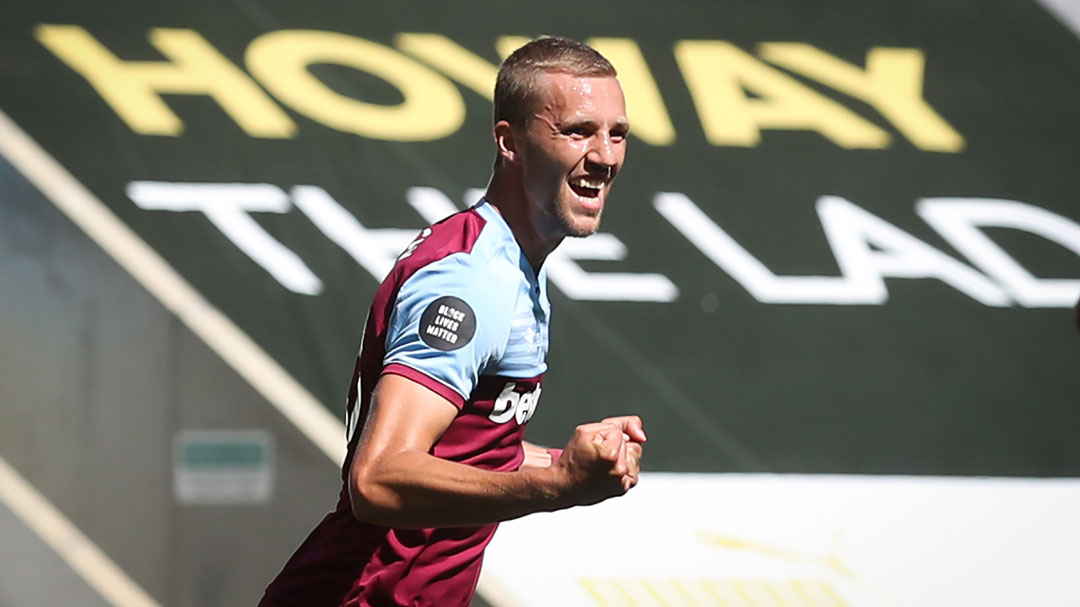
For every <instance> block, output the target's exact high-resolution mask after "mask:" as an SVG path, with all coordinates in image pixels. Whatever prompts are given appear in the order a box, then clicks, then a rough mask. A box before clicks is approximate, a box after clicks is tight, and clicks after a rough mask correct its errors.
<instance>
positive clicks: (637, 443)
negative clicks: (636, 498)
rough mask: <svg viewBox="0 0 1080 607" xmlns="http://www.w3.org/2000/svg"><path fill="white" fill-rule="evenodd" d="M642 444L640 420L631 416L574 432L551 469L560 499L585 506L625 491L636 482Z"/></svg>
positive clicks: (579, 428)
mask: <svg viewBox="0 0 1080 607" xmlns="http://www.w3.org/2000/svg"><path fill="white" fill-rule="evenodd" d="M645 440H646V437H645V431H644V429H643V428H642V424H641V418H639V417H637V416H634V415H631V416H624V417H609V418H607V419H605V420H603V421H600V422H596V423H591V424H584V425H581V426H578V427H577V428H575V429H574V435H573V436H572V437H571V438H570V442H568V443H567V444H566V447H565V448H564V449H563V454H562V457H560V458H559V461H558V462H556V463H555V466H554V468H555V472H556V473H558V474H559V475H560V476H561V478H562V483H560V484H562V485H563V490H564V492H565V493H564V495H565V496H566V497H567V499H569V500H570V501H571V502H572V503H573V504H578V505H585V504H595V503H597V502H601V501H603V500H606V499H608V498H610V497H615V496H618V495H622V494H624V493H626V492H627V491H629V490H630V489H631V488H633V486H634V485H636V484H637V481H638V474H639V473H640V471H641V452H642V450H641V447H642V444H643V443H644V442H645Z"/></svg>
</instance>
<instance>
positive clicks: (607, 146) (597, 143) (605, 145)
mask: <svg viewBox="0 0 1080 607" xmlns="http://www.w3.org/2000/svg"><path fill="white" fill-rule="evenodd" d="M615 147H616V146H615V144H614V142H613V141H612V140H611V138H610V137H597V138H595V139H593V142H592V145H590V146H589V152H588V154H586V155H585V160H588V161H589V162H591V163H593V164H596V165H600V167H604V168H605V170H606V171H607V172H609V173H610V172H612V171H614V170H615V168H616V167H617V165H618V164H619V154H618V152H617V151H616V149H615ZM598 168H599V167H598Z"/></svg>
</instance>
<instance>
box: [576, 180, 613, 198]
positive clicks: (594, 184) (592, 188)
mask: <svg viewBox="0 0 1080 607" xmlns="http://www.w3.org/2000/svg"><path fill="white" fill-rule="evenodd" d="M605 185H606V182H605V180H603V179H601V178H599V177H575V178H573V179H571V180H570V189H571V190H573V191H574V193H575V194H577V195H578V196H580V197H582V198H599V197H600V193H601V192H603V191H604V186H605Z"/></svg>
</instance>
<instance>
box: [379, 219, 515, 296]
mask: <svg viewBox="0 0 1080 607" xmlns="http://www.w3.org/2000/svg"><path fill="white" fill-rule="evenodd" d="M481 208H482V205H477V206H476V207H473V208H471V209H468V210H465V211H461V212H459V213H455V214H453V215H450V216H449V217H447V218H446V219H443V220H442V221H439V222H438V223H435V224H433V225H431V226H429V227H427V228H424V230H422V231H421V232H420V233H419V234H418V235H417V236H416V238H415V239H414V240H413V241H412V243H410V244H409V246H408V247H406V249H405V251H403V252H402V254H401V255H400V256H399V257H398V259H397V262H396V263H395V265H394V268H393V271H392V275H394V276H391V278H392V279H393V281H394V282H397V283H398V284H402V283H404V282H406V281H408V280H409V279H410V278H412V277H414V276H416V275H418V274H419V275H421V276H431V275H445V274H448V273H449V274H455V275H457V276H459V277H460V279H461V280H466V281H470V282H477V283H479V284H480V285H486V286H488V287H497V286H499V285H500V283H506V282H509V283H515V282H516V281H517V280H518V279H519V276H517V274H520V272H519V271H518V267H517V264H516V263H515V261H514V259H513V255H512V251H511V249H513V248H514V246H515V245H514V240H513V236H512V235H510V234H509V232H508V230H507V229H506V228H505V226H504V225H499V222H498V221H491V220H490V219H488V218H486V217H485V215H484V213H483V212H482V210H481Z"/></svg>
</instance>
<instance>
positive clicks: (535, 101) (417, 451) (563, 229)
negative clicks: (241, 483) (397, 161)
mask: <svg viewBox="0 0 1080 607" xmlns="http://www.w3.org/2000/svg"><path fill="white" fill-rule="evenodd" d="M494 118H495V120H494V122H495V125H494V129H493V133H494V138H495V144H496V148H497V157H496V161H495V167H494V171H493V176H492V179H491V182H490V184H489V186H488V190H487V194H486V196H485V198H484V200H481V201H480V203H479V204H477V205H476V206H474V207H473V208H471V209H469V210H467V211H464V212H461V213H458V214H456V215H453V216H451V217H449V218H447V219H444V220H443V221H441V222H439V223H437V224H435V225H434V226H431V227H430V228H427V229H425V230H424V231H423V232H421V233H420V235H419V236H418V237H417V239H416V240H415V241H414V242H413V243H412V244H411V245H410V246H409V247H408V248H407V249H406V250H405V252H404V253H402V255H401V256H400V257H399V258H398V261H397V263H396V264H395V266H394V268H393V270H392V271H391V272H390V275H389V276H388V277H387V278H386V280H385V281H384V282H383V284H382V285H381V286H380V288H379V290H378V292H377V293H376V296H375V301H374V303H373V304H372V307H371V311H370V312H369V316H368V322H367V325H366V327H365V333H364V339H363V344H362V347H361V353H360V355H359V357H358V359H357V363H356V370H355V373H354V376H353V384H352V389H351V390H350V394H349V404H348V416H349V432H350V438H349V451H348V452H349V454H350V456H349V457H348V458H347V459H346V461H345V464H344V466H343V471H342V472H343V479H344V481H345V483H344V487H343V489H342V492H341V496H340V499H339V502H338V505H337V509H336V510H335V511H334V512H333V513H331V514H329V515H327V517H326V518H325V519H324V520H323V521H322V523H320V525H319V526H318V527H317V528H316V529H315V530H314V531H313V532H312V534H311V535H310V536H309V537H308V539H307V540H306V541H305V542H304V544H303V545H302V546H301V547H300V548H299V549H298V550H297V552H296V554H294V555H293V557H292V559H290V561H289V562H288V563H287V564H286V566H285V568H284V570H283V571H282V572H281V573H280V574H279V575H278V578H277V579H276V580H275V581H274V582H273V583H271V584H270V586H269V587H268V588H267V590H266V595H265V596H264V597H263V601H262V603H261V605H262V606H263V607H300V606H302V607H331V606H339V605H342V606H348V607H354V606H367V605H371V606H384V605H410V606H429V605H439V606H452V605H467V604H468V603H469V601H470V599H471V597H472V594H473V592H474V591H475V588H476V580H477V578H478V576H479V574H480V563H481V559H482V556H483V550H484V547H485V546H486V545H487V543H488V541H490V539H491V537H492V534H493V533H494V532H495V527H496V524H497V523H498V522H499V521H504V520H508V519H513V518H516V517H519V516H523V515H526V514H529V513H532V512H543V511H552V510H558V509H562V508H568V507H571V506H575V505H585V504H593V503H596V502H599V501H602V500H604V499H607V498H609V497H613V496H617V495H621V494H623V493H625V492H626V491H628V490H630V488H632V487H633V486H634V485H635V484H636V483H637V478H638V471H639V460H640V457H641V444H642V443H644V442H645V433H644V431H643V430H642V425H641V420H640V419H638V418H637V417H632V416H630V417H617V418H610V419H607V420H604V421H602V422H599V423H591V424H585V425H582V426H578V427H577V428H576V429H575V431H574V434H573V436H572V438H571V439H570V441H569V442H568V443H567V444H566V446H565V448H564V449H563V450H561V451H560V450H554V449H553V450H550V451H549V450H547V449H544V448H542V447H538V446H535V445H530V444H528V443H524V442H523V436H524V426H525V423H526V422H527V421H528V420H529V418H530V417H532V414H533V411H534V410H535V409H536V406H537V402H538V400H539V397H540V392H541V387H540V386H541V379H542V376H543V374H544V372H545V371H546V370H547V365H546V363H545V356H546V354H547V349H548V318H549V315H550V305H549V302H548V298H547V286H546V279H545V271H544V269H543V262H544V259H545V258H546V257H547V255H548V254H549V253H551V251H552V250H554V249H555V247H556V246H558V244H559V242H560V241H562V239H563V238H564V237H565V236H587V235H589V234H593V233H595V232H596V230H597V228H598V226H599V221H600V215H601V213H602V211H603V208H604V203H605V202H606V199H607V195H608V192H609V190H610V188H611V183H612V180H614V178H615V176H616V175H617V174H618V172H619V169H620V168H622V164H623V160H624V158H625V154H626V136H627V132H628V130H629V124H628V122H627V119H626V110H625V105H624V101H623V94H622V90H621V88H620V86H619V83H618V81H617V80H616V79H615V70H614V68H612V66H611V64H610V63H608V62H607V60H606V59H604V58H603V57H602V56H600V54H599V53H597V52H596V51H594V50H593V49H591V48H589V47H587V46H585V45H583V44H580V43H577V42H573V41H570V40H566V39H562V38H543V39H540V40H535V41H533V42H531V43H529V44H527V45H525V46H523V47H522V48H520V49H518V50H517V51H516V52H515V53H514V54H513V55H511V56H510V57H509V58H507V60H506V61H505V62H504V63H503V65H502V67H501V69H500V70H499V76H498V81H497V84H496V87H495V113H494Z"/></svg>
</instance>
